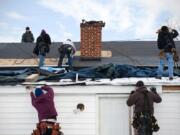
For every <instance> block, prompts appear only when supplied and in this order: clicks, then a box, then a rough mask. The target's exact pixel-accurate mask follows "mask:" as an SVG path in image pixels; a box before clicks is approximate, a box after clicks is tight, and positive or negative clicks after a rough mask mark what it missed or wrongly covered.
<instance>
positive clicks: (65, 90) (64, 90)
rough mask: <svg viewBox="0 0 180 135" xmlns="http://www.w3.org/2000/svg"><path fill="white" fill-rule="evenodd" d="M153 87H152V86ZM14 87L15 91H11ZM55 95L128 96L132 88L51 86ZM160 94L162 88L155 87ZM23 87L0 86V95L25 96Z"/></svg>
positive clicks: (117, 86) (133, 88)
mask: <svg viewBox="0 0 180 135" xmlns="http://www.w3.org/2000/svg"><path fill="white" fill-rule="evenodd" d="M153 86H154V85H153ZM13 87H16V89H13ZM51 87H52V88H53V89H54V92H55V93H56V94H58V93H60V94H129V93H131V91H132V90H135V87H134V86H119V85H116V86H114V85H92V86H51ZM149 87H151V86H148V87H147V88H148V89H149ZM155 87H156V89H157V92H158V93H160V94H161V93H162V86H155ZM17 88H18V89H17ZM26 93H27V91H26V90H25V86H22V85H21V86H1V87H0V94H26Z"/></svg>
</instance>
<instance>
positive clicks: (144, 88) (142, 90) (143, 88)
mask: <svg viewBox="0 0 180 135" xmlns="http://www.w3.org/2000/svg"><path fill="white" fill-rule="evenodd" d="M136 91H137V92H140V93H143V94H144V93H147V92H148V90H147V88H146V87H145V86H143V87H139V88H137V89H136Z"/></svg>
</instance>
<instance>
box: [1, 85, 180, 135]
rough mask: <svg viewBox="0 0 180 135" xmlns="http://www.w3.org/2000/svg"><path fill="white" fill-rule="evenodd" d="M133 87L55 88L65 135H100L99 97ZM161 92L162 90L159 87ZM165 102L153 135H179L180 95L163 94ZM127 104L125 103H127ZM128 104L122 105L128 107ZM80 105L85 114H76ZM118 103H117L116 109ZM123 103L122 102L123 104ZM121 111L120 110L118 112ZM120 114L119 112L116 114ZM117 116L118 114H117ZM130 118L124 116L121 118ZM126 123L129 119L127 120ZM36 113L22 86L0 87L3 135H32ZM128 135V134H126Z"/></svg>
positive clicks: (158, 108) (159, 108)
mask: <svg viewBox="0 0 180 135" xmlns="http://www.w3.org/2000/svg"><path fill="white" fill-rule="evenodd" d="M133 88H134V87H133V86H110V85H108V86H106V85H102V86H69V87H62V86H61V87H60V86H54V90H55V93H56V96H55V104H56V107H57V111H58V114H59V117H58V122H60V123H61V126H62V131H63V132H64V133H65V135H98V134H96V133H98V132H97V131H98V130H99V129H98V127H96V126H97V125H96V124H97V123H98V120H99V118H98V115H97V113H98V111H97V110H99V108H97V104H99V103H96V101H97V100H96V96H98V95H99V93H100V94H102V95H106V96H108V97H111V96H113V97H114V96H115V95H116V96H117V95H124V96H125V98H127V96H128V93H129V92H130V91H131V90H132V89H133ZM158 88H159V91H161V89H160V88H161V87H159V86H158ZM161 96H162V98H163V102H162V103H161V104H156V105H155V116H156V117H157V119H158V123H159V125H160V131H159V132H158V133H155V134H154V135H179V133H180V128H179V126H180V93H162V94H161ZM125 100H126V99H125ZM125 100H124V101H123V102H122V105H123V106H125V105H126V103H125ZM78 103H84V104H85V110H84V111H83V112H80V113H77V114H75V113H73V110H74V109H75V108H76V105H77V104H78ZM118 103H119V102H115V104H116V105H117V104H118ZM120 103H121V102H120ZM117 109H118V108H117ZM117 111H118V110H117ZM114 113H115V114H116V112H114ZM124 116H126V117H127V115H122V118H125V117H124ZM125 119H126V118H125ZM37 120H38V118H37V113H36V110H35V109H34V108H33V107H32V106H31V101H30V96H29V95H28V94H27V93H26V92H25V90H24V87H22V86H8V87H0V135H30V133H31V132H32V130H33V129H34V128H35V125H36V123H37ZM125 135H126V134H125Z"/></svg>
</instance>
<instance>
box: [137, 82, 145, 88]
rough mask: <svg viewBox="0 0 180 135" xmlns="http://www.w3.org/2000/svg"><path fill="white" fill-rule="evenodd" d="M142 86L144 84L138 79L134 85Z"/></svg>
mask: <svg viewBox="0 0 180 135" xmlns="http://www.w3.org/2000/svg"><path fill="white" fill-rule="evenodd" d="M143 86H144V83H143V81H138V82H137V83H136V87H143Z"/></svg>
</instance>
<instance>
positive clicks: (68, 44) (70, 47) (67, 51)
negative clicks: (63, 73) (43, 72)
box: [58, 39, 76, 68]
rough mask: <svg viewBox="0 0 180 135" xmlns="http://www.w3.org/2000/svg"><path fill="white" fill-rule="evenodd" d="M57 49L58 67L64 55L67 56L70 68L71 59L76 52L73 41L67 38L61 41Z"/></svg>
mask: <svg viewBox="0 0 180 135" xmlns="http://www.w3.org/2000/svg"><path fill="white" fill-rule="evenodd" d="M58 51H59V61H58V67H61V66H62V62H63V59H64V57H65V55H66V56H67V58H68V63H67V64H68V65H69V67H70V68H72V60H73V56H74V55H75V52H76V47H75V45H74V43H73V42H72V41H71V40H70V39H67V40H66V41H64V42H63V43H62V45H61V46H60V47H59V50H58Z"/></svg>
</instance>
